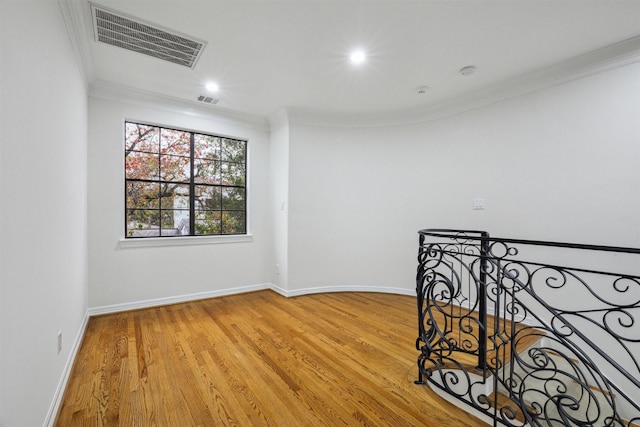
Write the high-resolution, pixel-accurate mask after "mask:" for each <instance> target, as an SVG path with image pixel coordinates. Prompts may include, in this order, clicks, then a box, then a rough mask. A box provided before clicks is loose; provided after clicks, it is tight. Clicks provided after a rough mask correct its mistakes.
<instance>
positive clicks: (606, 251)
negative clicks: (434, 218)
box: [416, 230, 640, 427]
mask: <svg viewBox="0 0 640 427" xmlns="http://www.w3.org/2000/svg"><path fill="white" fill-rule="evenodd" d="M419 236H420V246H419V251H418V261H419V264H418V274H417V276H416V277H417V284H416V285H417V287H416V289H417V297H418V301H417V302H418V317H419V323H418V325H419V328H418V339H417V340H416V348H417V350H418V351H419V356H418V378H417V381H416V383H417V384H423V385H428V386H430V387H431V388H432V389H433V390H434V391H436V392H437V393H438V394H440V395H441V396H443V397H445V398H447V399H448V400H450V401H453V402H454V403H456V404H458V405H459V406H462V407H465V408H466V409H467V410H468V411H469V412H470V413H473V414H474V415H476V416H478V417H480V418H483V419H485V420H486V421H487V422H488V423H489V424H492V425H494V426H497V425H507V426H523V427H524V426H617V427H638V426H640V380H639V378H640V363H639V362H640V328H639V327H638V324H637V322H638V320H636V319H640V276H638V275H636V274H633V273H632V271H633V269H634V268H637V266H638V265H640V263H639V262H638V261H640V258H639V257H638V255H640V249H634V248H613V247H604V246H593V245H577V244H575V245H574V244H566V243H554V242H541V241H525V240H516V239H503V238H492V237H490V236H489V234H488V233H486V232H477V231H464V230H421V231H420V232H419ZM615 271H619V272H615Z"/></svg>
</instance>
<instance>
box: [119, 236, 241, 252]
mask: <svg viewBox="0 0 640 427" xmlns="http://www.w3.org/2000/svg"><path fill="white" fill-rule="evenodd" d="M247 242H253V235H251V234H233V235H227V236H183V237H145V238H133V239H120V241H119V242H118V248H120V249H128V248H152V247H156V248H157V247H163V246H193V245H217V244H222V243H247Z"/></svg>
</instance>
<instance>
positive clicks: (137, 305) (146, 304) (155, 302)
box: [87, 283, 271, 316]
mask: <svg viewBox="0 0 640 427" xmlns="http://www.w3.org/2000/svg"><path fill="white" fill-rule="evenodd" d="M270 288H271V284H270V283H263V284H258V285H250V286H239V287H236V288H229V289H223V290H217V291H207V292H198V293H194V294H186V295H178V296H173V297H166V298H154V299H149V300H143V301H134V302H126V303H122V304H113V305H103V306H100V307H90V308H89V310H87V313H88V315H89V316H99V315H101V314H110V313H118V312H121V311H129V310H139V309H141V308H150V307H158V306H161V305H170V304H177V303H181V302H188V301H197V300H200V299H207V298H215V297H222V296H226V295H234V294H242V293H245V292H253V291H261V290H264V289H270Z"/></svg>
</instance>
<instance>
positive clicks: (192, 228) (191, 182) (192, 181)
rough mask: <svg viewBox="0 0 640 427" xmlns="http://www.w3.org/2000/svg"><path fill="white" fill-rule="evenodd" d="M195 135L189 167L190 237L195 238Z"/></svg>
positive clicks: (190, 142)
mask: <svg viewBox="0 0 640 427" xmlns="http://www.w3.org/2000/svg"><path fill="white" fill-rule="evenodd" d="M195 140H196V137H195V134H194V133H193V132H192V133H191V137H190V141H189V145H190V150H189V151H190V152H191V156H190V158H189V160H190V161H189V163H190V165H189V167H190V169H191V172H190V173H189V194H190V197H189V235H190V236H195V234H196V184H195V177H194V176H193V175H194V169H195V167H194V165H195V159H194V157H195V145H196V144H195Z"/></svg>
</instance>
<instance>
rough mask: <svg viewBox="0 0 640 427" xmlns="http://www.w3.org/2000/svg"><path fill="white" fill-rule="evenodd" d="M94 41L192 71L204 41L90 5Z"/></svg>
mask: <svg viewBox="0 0 640 427" xmlns="http://www.w3.org/2000/svg"><path fill="white" fill-rule="evenodd" d="M91 9H92V11H93V29H94V35H95V39H96V41H99V42H102V43H107V44H110V45H113V46H118V47H121V48H124V49H127V50H131V51H134V52H138V53H142V54H144V55H149V56H153V57H154V58H158V59H162V60H164V61H169V62H172V63H174V64H179V65H184V66H185V67H189V68H193V67H194V66H195V64H196V61H197V60H198V57H199V56H200V53H201V52H202V49H203V48H204V46H205V44H206V43H205V42H203V41H200V40H195V39H193V38H188V36H185V35H181V34H178V33H177V32H171V31H169V30H166V29H163V28H160V27H158V26H154V24H150V23H145V22H143V21H141V20H140V19H137V18H133V17H130V16H126V15H124V14H122V13H119V12H113V11H109V10H106V9H103V8H99V7H97V6H96V5H92V6H91Z"/></svg>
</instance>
